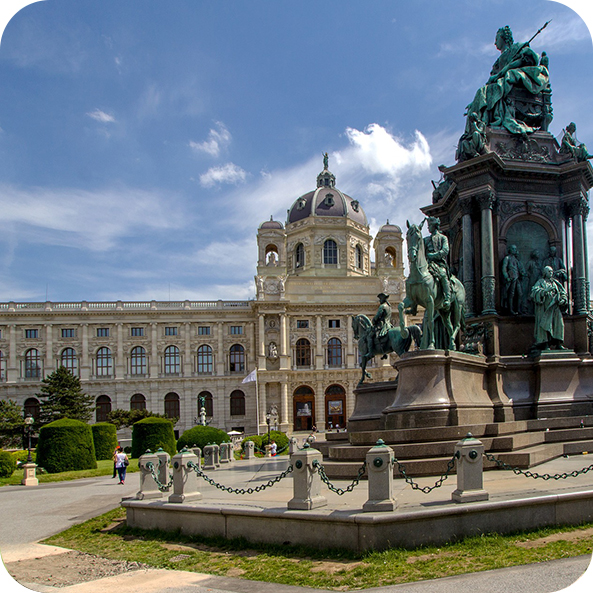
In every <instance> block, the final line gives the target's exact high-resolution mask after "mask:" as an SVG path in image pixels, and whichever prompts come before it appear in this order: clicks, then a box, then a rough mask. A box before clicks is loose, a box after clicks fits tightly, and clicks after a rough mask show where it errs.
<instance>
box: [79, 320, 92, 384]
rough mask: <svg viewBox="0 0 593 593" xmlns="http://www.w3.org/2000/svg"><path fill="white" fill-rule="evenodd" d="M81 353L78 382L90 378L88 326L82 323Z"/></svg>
mask: <svg viewBox="0 0 593 593" xmlns="http://www.w3.org/2000/svg"><path fill="white" fill-rule="evenodd" d="M81 328H82V353H81V356H80V380H81V381H88V380H89V379H90V376H91V368H92V365H91V359H90V356H89V324H88V323H82V324H81Z"/></svg>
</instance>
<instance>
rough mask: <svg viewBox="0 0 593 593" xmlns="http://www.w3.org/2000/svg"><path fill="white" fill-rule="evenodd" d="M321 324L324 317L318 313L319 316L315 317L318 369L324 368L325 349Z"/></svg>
mask: <svg viewBox="0 0 593 593" xmlns="http://www.w3.org/2000/svg"><path fill="white" fill-rule="evenodd" d="M321 324H322V317H321V315H317V317H316V318H315V369H316V370H318V371H322V370H323V367H324V364H323V363H324V355H325V352H324V350H323V341H322V340H323V338H322V335H321V330H322V327H321Z"/></svg>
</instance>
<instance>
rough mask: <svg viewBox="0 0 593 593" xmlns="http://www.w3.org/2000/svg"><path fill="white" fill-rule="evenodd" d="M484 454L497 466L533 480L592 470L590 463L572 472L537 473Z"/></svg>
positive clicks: (562, 476) (560, 477)
mask: <svg viewBox="0 0 593 593" xmlns="http://www.w3.org/2000/svg"><path fill="white" fill-rule="evenodd" d="M484 456H485V457H486V459H488V461H493V462H494V463H496V465H497V466H498V467H500V468H502V469H510V470H511V471H512V472H513V473H514V474H516V475H517V476H518V475H523V476H525V477H526V478H533V479H535V480H537V479H538V478H539V479H542V480H566V479H567V478H576V477H577V476H580V475H581V474H586V473H587V472H590V471H591V470H593V465H590V466H589V467H584V468H583V469H579V470H574V471H572V472H564V473H562V474H538V473H537V472H530V471H529V470H522V469H520V468H518V467H512V466H510V465H509V464H508V463H505V462H504V461H501V460H500V459H497V458H496V457H494V455H491V454H490V453H484Z"/></svg>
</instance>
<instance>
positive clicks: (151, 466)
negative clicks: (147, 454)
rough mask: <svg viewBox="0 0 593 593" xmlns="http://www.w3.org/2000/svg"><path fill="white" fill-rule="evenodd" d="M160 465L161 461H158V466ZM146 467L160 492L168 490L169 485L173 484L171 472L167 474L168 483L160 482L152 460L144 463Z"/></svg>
mask: <svg viewBox="0 0 593 593" xmlns="http://www.w3.org/2000/svg"><path fill="white" fill-rule="evenodd" d="M160 466H161V462H160V461H159V467H160ZM146 469H147V470H148V471H149V472H150V473H151V474H152V478H153V480H154V481H155V482H156V485H157V488H158V489H159V490H160V491H161V492H166V491H167V490H169V488H171V486H173V474H171V475H170V476H169V478H170V480H169V483H168V484H161V482H160V480H159V478H158V476H157V475H156V471H155V469H154V463H152V461H149V462H148V463H147V464H146Z"/></svg>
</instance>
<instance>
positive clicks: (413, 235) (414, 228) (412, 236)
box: [406, 220, 424, 262]
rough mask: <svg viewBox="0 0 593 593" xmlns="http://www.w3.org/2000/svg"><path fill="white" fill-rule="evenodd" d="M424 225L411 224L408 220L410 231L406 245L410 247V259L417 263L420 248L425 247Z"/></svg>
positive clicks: (407, 234)
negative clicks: (423, 237) (423, 238)
mask: <svg viewBox="0 0 593 593" xmlns="http://www.w3.org/2000/svg"><path fill="white" fill-rule="evenodd" d="M423 224H424V221H422V224H421V225H420V226H418V225H416V224H410V223H409V222H408V221H407V220H406V225H407V227H408V231H407V233H406V243H407V245H408V259H409V260H410V261H411V262H413V261H416V259H417V258H418V250H419V249H420V246H421V245H423V243H422V225H423Z"/></svg>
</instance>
